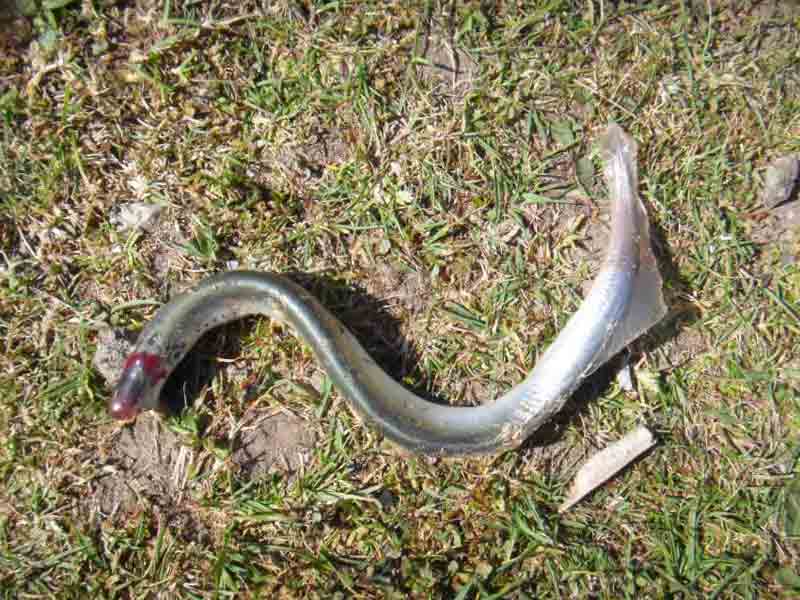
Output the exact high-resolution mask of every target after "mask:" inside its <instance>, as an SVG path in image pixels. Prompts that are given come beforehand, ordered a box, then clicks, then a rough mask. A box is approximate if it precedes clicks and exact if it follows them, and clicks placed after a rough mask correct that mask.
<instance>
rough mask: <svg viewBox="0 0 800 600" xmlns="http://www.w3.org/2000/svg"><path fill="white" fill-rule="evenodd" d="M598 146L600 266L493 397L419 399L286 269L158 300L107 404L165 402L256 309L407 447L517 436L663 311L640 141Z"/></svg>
mask: <svg viewBox="0 0 800 600" xmlns="http://www.w3.org/2000/svg"><path fill="white" fill-rule="evenodd" d="M601 148H602V151H603V158H604V161H605V176H606V180H607V183H608V189H609V192H610V196H611V198H610V201H611V236H610V239H609V246H608V249H607V252H606V258H605V261H604V263H603V266H602V267H601V269H600V271H599V273H598V274H597V277H596V278H595V281H594V283H593V285H592V288H591V290H590V291H589V294H588V295H587V297H586V298H585V300H584V301H583V303H582V304H581V306H580V308H579V309H578V311H577V312H576V313H575V314H574V315H573V316H572V317H571V318H570V320H569V321H568V323H567V325H566V326H565V327H564V329H563V330H562V331H561V332H560V333H559V335H558V337H557V338H556V340H555V341H554V342H553V343H552V344H551V345H550V347H549V348H548V349H547V350H546V351H545V352H544V354H543V355H542V356H541V357H540V359H539V362H538V363H537V365H536V367H535V368H534V369H533V371H531V373H530V374H529V375H528V376H527V377H526V378H525V380H523V381H522V382H521V383H519V384H518V385H517V386H515V387H514V388H512V389H511V390H509V391H508V392H507V393H506V394H504V395H503V396H501V397H500V398H497V399H496V400H495V401H494V402H489V403H486V404H482V405H480V406H474V407H462V406H447V405H445V406H443V405H440V404H434V403H432V402H429V401H427V400H425V399H423V398H420V397H419V396H416V395H415V394H413V393H411V392H410V391H408V390H407V389H405V388H404V387H403V386H402V385H400V384H399V383H397V382H396V381H395V380H393V379H392V378H391V377H389V376H388V375H387V374H386V373H385V372H384V371H383V370H382V369H381V368H380V367H379V366H378V365H377V363H375V361H374V360H373V359H372V358H371V357H370V356H369V355H368V354H367V352H366V351H365V350H364V348H363V347H362V346H361V344H360V343H359V342H358V341H357V340H356V338H355V337H354V336H353V335H352V334H351V333H350V332H349V331H348V330H347V329H346V328H345V326H344V325H343V324H342V323H341V322H340V321H339V320H338V319H336V317H334V316H333V315H332V314H331V313H330V312H329V311H328V310H327V309H326V308H325V307H324V306H322V304H320V303H319V301H318V300H317V299H316V298H314V297H313V296H312V295H311V294H310V293H309V292H307V291H306V290H304V289H303V288H301V287H300V286H298V285H297V284H295V283H293V282H292V281H290V280H289V279H287V278H286V277H283V276H281V275H277V274H269V273H260V272H254V271H231V272H227V273H223V274H220V275H216V276H213V277H210V278H209V279H206V280H205V281H203V282H202V283H200V284H199V285H198V287H197V288H195V289H194V290H193V291H192V292H190V293H188V294H183V295H181V296H178V297H176V298H174V299H173V300H171V301H170V302H169V303H168V304H166V305H164V306H163V307H161V309H159V310H158V312H157V313H156V315H155V317H154V318H153V320H152V321H151V322H150V323H149V324H148V325H147V326H146V327H145V329H144V330H143V331H142V333H141V335H140V336H139V340H138V341H137V344H136V347H135V349H134V351H133V353H132V354H131V356H130V357H129V358H128V360H127V361H126V363H125V367H124V369H123V372H122V375H121V377H120V381H119V383H118V385H117V388H116V391H115V393H114V396H113V398H112V399H111V402H110V404H109V412H110V413H111V415H112V416H113V417H114V418H118V419H125V420H127V419H131V418H134V417H135V416H136V415H137V414H138V413H139V412H140V411H142V410H149V409H159V408H160V407H161V404H160V402H159V395H160V393H161V388H162V386H163V384H164V381H165V379H166V378H167V376H168V375H169V374H170V373H171V372H172V371H173V369H174V368H175V367H176V366H177V364H178V363H179V362H180V360H181V359H182V358H183V357H184V355H185V354H186V353H187V352H188V351H189V350H190V349H191V347H192V346H193V345H194V344H195V343H196V342H197V340H198V339H199V338H200V336H202V335H203V334H204V333H205V332H206V331H208V330H209V329H212V328H215V327H219V326H220V325H224V324H225V323H229V322H231V321H235V320H238V319H241V318H243V317H246V316H249V315H265V316H268V317H270V318H272V319H275V320H277V321H280V322H282V323H288V324H289V325H291V327H292V328H293V329H294V331H295V332H296V333H297V335H298V336H300V338H302V339H303V340H304V341H305V342H306V343H307V344H308V345H309V346H310V348H311V349H312V350H313V352H314V355H315V357H316V358H317V360H318V361H319V362H320V364H321V365H322V366H323V368H324V369H325V371H326V372H327V373H328V375H329V376H330V378H331V380H332V381H333V383H334V385H335V386H336V387H337V389H338V390H339V392H340V393H341V394H342V396H343V397H344V398H345V399H346V400H347V401H348V403H349V404H350V405H351V406H352V407H353V408H354V409H355V410H356V411H357V412H358V413H360V414H361V415H362V416H364V417H365V418H366V420H368V421H369V422H371V423H373V424H374V425H375V426H376V427H377V428H378V429H380V430H381V431H382V432H383V434H384V435H385V436H386V437H388V438H390V439H391V440H393V441H394V442H396V443H398V444H400V445H401V446H403V447H405V448H407V449H409V450H411V451H414V452H420V453H426V454H431V455H456V454H481V453H490V452H497V451H500V450H503V449H509V448H514V447H516V446H518V445H519V444H521V443H522V442H523V441H524V440H525V439H526V438H527V437H528V436H529V435H530V434H531V433H533V432H534V431H535V430H536V429H538V428H539V427H540V426H541V425H542V424H544V423H545V422H546V421H547V420H549V419H550V418H551V417H552V416H553V415H554V414H555V413H556V412H558V411H559V410H561V408H562V407H563V406H564V403H565V402H566V400H567V399H568V398H569V396H570V395H571V394H572V393H573V392H574V391H575V389H576V388H577V387H578V386H579V385H580V384H581V382H582V381H583V380H584V379H585V378H586V377H587V376H588V375H590V374H591V373H592V372H594V371H595V370H596V369H597V368H598V367H600V366H601V365H602V364H604V363H605V362H607V361H608V360H609V359H610V358H611V357H612V356H614V355H615V354H616V353H618V352H619V351H620V350H622V349H623V348H624V347H625V346H627V345H628V344H629V343H630V342H631V341H633V340H634V339H635V338H637V337H638V336H639V335H641V334H642V333H643V332H645V331H646V330H647V329H649V328H650V327H652V326H653V325H654V324H655V323H657V322H658V321H660V320H661V318H662V317H663V316H664V314H665V313H666V306H665V305H664V301H663V298H662V293H661V277H660V275H659V272H658V266H657V264H656V261H655V258H654V257H653V254H652V250H651V246H650V234H649V226H648V221H647V215H646V213H645V210H644V206H643V205H642V202H641V200H640V199H639V197H638V195H637V192H636V189H637V186H638V183H637V169H636V162H635V159H636V144H635V143H634V142H633V140H632V139H631V138H629V137H628V136H627V135H626V134H625V132H623V131H622V129H620V128H619V127H618V126H617V125H614V124H611V125H609V127H608V130H607V131H606V133H605V134H604V135H603V137H602V140H601Z"/></svg>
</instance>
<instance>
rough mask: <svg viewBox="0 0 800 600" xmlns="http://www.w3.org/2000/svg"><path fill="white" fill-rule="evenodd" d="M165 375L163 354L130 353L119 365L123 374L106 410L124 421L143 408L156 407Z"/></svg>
mask: <svg viewBox="0 0 800 600" xmlns="http://www.w3.org/2000/svg"><path fill="white" fill-rule="evenodd" d="M165 376H166V371H165V370H164V368H163V366H162V358H161V357H160V356H158V355H157V354H149V353H147V352H134V353H133V354H131V355H130V356H129V357H128V358H127V360H126V361H125V364H124V365H123V367H122V375H120V378H119V382H118V383H117V388H116V389H115V390H114V395H113V396H112V398H111V402H109V405H108V412H109V414H111V416H112V417H113V418H115V419H118V420H120V421H127V420H129V419H133V418H134V417H136V415H138V414H139V413H140V412H141V411H143V410H148V409H154V408H157V407H158V397H159V395H160V394H161V386H162V385H163V383H164V377H165Z"/></svg>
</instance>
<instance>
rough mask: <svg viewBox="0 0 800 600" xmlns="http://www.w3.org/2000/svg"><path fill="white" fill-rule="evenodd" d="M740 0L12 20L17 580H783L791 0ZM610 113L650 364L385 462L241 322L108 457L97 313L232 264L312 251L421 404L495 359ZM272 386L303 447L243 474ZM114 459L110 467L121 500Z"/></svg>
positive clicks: (575, 591) (213, 7)
mask: <svg viewBox="0 0 800 600" xmlns="http://www.w3.org/2000/svg"><path fill="white" fill-rule="evenodd" d="M20 5H22V4H21V3H20ZM733 6H734V5H733V3H730V4H729V3H725V2H709V3H690V2H674V3H670V2H663V3H655V2H653V3H636V4H626V3H621V4H619V5H616V4H612V3H606V2H602V1H601V2H584V1H579V2H578V1H575V2H568V1H559V0H555V1H552V2H548V3H538V4H537V5H536V6H534V7H530V8H527V9H525V10H523V9H521V8H519V7H517V6H516V5H513V6H512V5H510V4H508V5H506V4H503V3H500V4H497V5H492V4H478V3H463V4H462V3H438V2H427V3H420V4H418V5H415V6H408V5H407V3H401V2H393V3H384V2H372V1H368V0H365V1H363V2H350V1H346V0H345V1H341V2H330V3H322V2H318V3H306V2H276V3H266V4H264V6H263V7H262V6H261V3H255V2H247V1H245V2H225V1H224V0H223V1H221V2H213V3H207V2H181V1H178V0H164V1H162V2H156V1H154V0H139V1H138V2H115V1H98V0H95V1H91V0H90V1H84V2H69V1H66V2H58V1H57V2H41V3H37V2H29V3H25V6H24V7H23V9H24V11H25V13H26V14H27V15H28V16H27V17H24V18H20V19H18V20H16V21H9V20H8V19H9V18H10V17H5V16H4V15H5V13H2V14H0V28H2V29H0V32H1V33H0V42H1V43H0V117H2V119H1V122H2V124H1V125H0V127H2V142H0V250H2V254H1V255H0V257H2V271H1V272H0V331H1V332H2V336H1V338H0V339H2V343H3V348H2V352H1V353H0V398H1V400H0V432H2V433H0V440H2V445H0V477H1V478H2V482H3V485H2V488H0V590H2V593H3V595H4V596H6V597H9V598H11V597H40V596H58V597H78V596H80V597H85V596H86V595H87V594H94V595H95V596H97V597H144V596H159V597H198V598H201V597H202V598H204V597H230V596H238V595H242V596H245V597H248V596H262V597H279V598H280V597H286V598H289V597H326V596H327V597H333V598H351V597H356V598H372V597H388V598H405V597H419V598H438V597H450V598H533V597H536V598H563V597H596V598H620V597H676V598H691V597H704V598H706V597H715V598H756V597H758V598H768V597H791V596H793V595H795V594H796V593H797V591H798V581H797V580H798V578H799V577H800V576H799V575H798V571H797V564H799V563H800V546H798V543H797V538H792V537H790V536H787V531H786V530H785V528H784V525H783V523H784V515H783V509H782V507H783V506H784V501H785V498H786V496H787V492H786V489H787V487H786V486H787V484H788V483H789V482H790V481H791V480H792V478H793V476H794V477H796V475H797V473H798V469H800V466H799V465H798V456H800V446H798V443H797V439H798V431H799V430H800V420H798V416H797V415H798V414H800V406H799V405H798V400H797V398H798V385H797V375H798V373H799V372H800V365H798V362H797V356H798V355H799V351H800V348H799V347H798V341H797V340H798V339H800V338H798V336H797V334H798V330H799V329H800V322H799V321H798V314H800V309H799V308H798V297H800V271H798V267H797V263H796V257H797V250H798V245H797V244H798V241H797V234H796V231H795V232H792V231H791V230H790V231H785V232H781V230H782V225H783V224H782V223H781V222H780V221H779V220H776V219H774V218H772V217H770V216H769V215H765V214H764V213H763V212H762V211H761V208H760V203H759V190H760V186H761V173H762V168H763V167H764V166H765V165H766V164H767V163H768V161H769V160H771V159H773V158H775V157H777V156H780V155H785V154H788V153H792V152H794V153H798V152H800V125H799V124H800V103H798V100H797V98H798V92H800V76H798V73H800V70H798V54H797V48H798V45H799V44H800V20H798V19H800V16H798V13H797V10H796V8H795V6H794V4H792V3H772V2H745V3H736V8H735V9H734V8H733ZM454 64H456V65H457V67H458V68H457V69H453V68H452V67H453V65H454ZM612 119H613V120H616V121H618V122H620V123H621V124H622V125H623V126H624V127H625V128H626V129H627V130H628V131H629V132H631V134H632V135H633V136H634V137H635V139H637V140H638V142H639V164H640V178H641V182H640V183H641V194H642V196H643V197H644V198H645V200H646V202H647V204H648V208H649V211H650V214H651V217H652V221H653V224H654V228H655V230H656V233H657V235H656V237H657V245H658V247H659V254H660V256H661V258H662V271H663V273H664V276H665V280H666V286H667V294H668V301H669V305H670V309H671V312H670V316H669V318H668V319H667V320H666V321H665V322H664V323H663V324H662V325H661V326H659V327H658V328H657V329H656V330H655V331H653V332H652V333H651V334H649V335H648V336H646V337H645V338H644V339H643V340H641V341H639V342H637V343H636V344H635V347H634V348H633V357H634V359H635V364H636V365H637V369H636V373H637V376H638V379H639V388H640V390H639V391H640V393H639V394H638V395H630V394H626V393H624V392H623V391H622V390H620V389H619V387H618V386H617V384H616V383H614V382H613V381H610V379H613V378H609V377H608V374H606V375H605V377H603V376H602V375H601V376H600V377H599V378H595V379H593V383H592V384H591V385H589V386H588V387H587V388H586V389H584V391H583V393H582V395H581V397H580V398H579V399H578V400H577V401H576V402H575V403H574V404H575V406H573V407H572V408H571V409H570V411H569V412H568V414H567V416H566V417H564V418H562V419H560V420H559V421H558V426H557V427H555V428H554V429H553V431H552V433H551V435H550V436H549V438H548V439H547V440H546V441H544V442H540V443H539V444H528V445H526V446H525V447H523V448H521V449H519V450H517V451H514V452H509V453H505V454H503V455H500V456H497V457H491V458H482V459H461V460H453V461H435V460H429V459H426V458H425V457H404V456H401V455H399V454H398V453H397V452H396V451H395V450H394V449H392V448H391V447H389V446H388V445H387V444H385V443H383V442H382V441H381V439H380V437H379V435H378V434H377V433H376V432H375V431H374V430H372V429H371V428H369V427H366V426H364V425H363V424H361V423H359V421H358V420H357V419H355V418H354V417H353V416H352V415H351V413H350V412H349V411H348V409H347V407H346V405H345V404H344V402H342V400H341V399H340V398H339V396H338V395H337V394H336V392H335V391H332V390H331V389H330V384H329V382H328V381H327V380H326V378H325V376H324V373H321V372H320V371H318V370H317V368H316V366H315V365H314V362H313V359H312V357H311V355H310V353H309V350H308V348H305V347H304V346H303V345H302V344H301V343H300V342H298V341H297V340H296V338H294V336H293V335H291V333H290V332H289V331H287V330H285V329H284V328H281V327H279V326H277V325H274V324H271V323H269V322H268V321H267V320H249V321H247V322H245V323H243V324H238V325H235V326H231V327H228V328H226V329H225V330H223V331H222V332H218V333H216V334H214V335H212V336H210V337H209V338H208V339H207V340H206V341H205V342H203V343H202V344H201V347H202V348H203V349H204V350H203V351H202V352H201V354H204V356H206V358H207V359H208V360H207V362H210V363H211V364H212V365H214V369H213V373H214V376H213V377H210V378H207V379H205V380H204V381H202V382H201V385H200V392H199V393H198V395H197V397H196V400H195V401H194V402H193V403H192V405H191V406H190V408H189V409H187V411H186V412H185V413H184V414H182V415H180V416H176V417H172V418H170V419H165V420H163V421H162V422H159V421H158V420H156V419H142V421H143V423H145V425H143V426H142V427H155V428H156V429H154V430H153V431H158V432H160V433H158V434H157V435H156V440H155V441H152V440H151V444H150V446H149V447H148V448H145V447H142V446H143V445H146V441H145V442H140V443H138V445H137V443H136V442H134V443H131V444H130V445H129V446H126V448H128V450H126V451H130V452H138V451H141V452H142V453H143V454H142V456H145V455H146V454H147V452H149V451H150V450H153V449H154V450H153V451H154V452H156V454H157V455H158V456H157V457H156V458H154V459H153V461H154V462H150V463H147V465H149V467H150V468H151V469H152V472H143V471H142V464H144V463H142V462H140V463H136V462H135V461H134V462H130V461H128V462H126V460H127V459H125V458H124V457H123V456H122V455H121V454H120V450H119V449H120V448H121V447H122V446H123V442H124V441H125V440H127V439H130V438H126V437H125V435H128V434H126V433H124V430H122V429H121V428H120V426H118V425H116V424H114V423H112V422H111V421H110V420H109V419H108V417H107V416H106V414H105V402H106V400H107V398H108V396H109V393H110V385H109V383H107V382H105V381H104V380H103V378H102V376H101V374H100V372H99V371H98V369H97V368H96V367H95V366H94V365H93V357H94V354H95V351H96V348H97V346H98V335H99V332H100V330H101V329H102V328H103V327H105V326H112V327H116V328H122V329H130V330H138V329H139V328H141V326H142V325H143V323H145V322H146V321H147V319H148V318H149V317H150V316H151V315H152V312H153V310H154V305H155V304H158V303H160V302H163V301H165V300H167V299H168V298H169V297H170V296H171V295H173V294H174V293H176V292H177V291H179V290H182V289H185V288H187V287H189V286H191V284H193V283H195V282H197V281H199V280H200V279H201V278H202V277H204V276H205V275H206V274H209V273H212V272H217V271H220V270H223V269H226V268H230V267H231V266H232V265H238V266H241V267H250V268H258V269H263V270H274V271H291V272H300V273H305V274H311V275H312V276H313V277H311V278H310V279H309V280H308V283H307V285H310V286H311V287H312V288H313V289H314V290H315V292H316V293H317V294H318V295H319V296H320V297H321V298H322V299H323V301H325V303H326V304H328V305H329V306H331V308H332V309H333V310H334V311H336V312H337V314H339V315H340V316H341V318H342V319H343V320H344V321H345V323H346V324H347V325H348V327H350V328H351V329H352V330H353V331H354V332H356V333H357V335H358V336H359V337H360V338H361V339H362V340H363V341H364V342H365V344H366V345H367V347H368V348H369V350H370V352H372V353H373V354H374V355H375V356H377V357H378V359H379V360H380V361H381V363H382V364H383V365H384V366H385V367H386V368H387V370H389V371H390V372H391V373H392V375H393V376H395V377H397V378H398V379H400V380H402V381H403V382H404V383H405V384H406V385H408V386H409V387H411V388H414V389H416V390H418V391H421V392H422V393H425V394H427V395H428V396H429V397H438V398H445V399H447V400H449V401H452V402H457V403H461V404H471V403H477V402H481V401H483V400H485V399H487V398H490V397H493V396H494V395H495V394H497V393H499V392H502V391H503V390H505V389H507V388H508V387H509V386H511V385H512V384H514V383H515V382H517V381H518V380H519V379H520V378H521V377H522V376H523V375H524V374H525V373H526V372H527V371H528V370H530V369H531V368H532V366H533V365H534V364H535V362H536V358H537V355H538V353H539V352H540V351H541V349H542V348H544V347H545V345H546V344H547V343H548V342H549V341H551V340H552V339H553V338H554V336H555V335H556V334H557V333H558V331H559V329H560V328H561V327H562V326H563V324H564V323H565V321H566V319H567V318H568V317H569V315H570V314H571V313H572V311H574V310H575V308H576V306H577V305H578V304H579V302H580V298H581V294H582V285H583V284H584V282H585V281H586V280H587V279H589V278H590V277H591V274H592V270H593V268H594V267H593V265H596V258H595V255H594V246H593V243H592V241H591V240H592V239H593V238H595V237H597V232H598V231H600V230H601V229H602V225H601V223H600V221H599V219H598V217H599V215H600V214H601V213H602V207H603V206H604V201H605V200H604V198H605V196H604V191H603V188H602V181H601V177H600V174H601V171H600V166H601V165H600V164H599V162H598V157H597V156H596V153H595V151H594V146H593V142H594V140H595V139H596V137H597V134H598V133H599V132H600V131H601V130H602V128H603V126H604V124H605V123H606V122H607V121H609V120H612ZM129 202H148V203H157V204H160V205H162V206H163V207H164V210H163V211H162V214H161V217H160V220H159V225H158V227H157V229H156V230H155V231H151V232H142V231H137V232H131V231H125V230H121V229H120V228H119V227H118V226H116V225H114V222H113V215H114V214H115V211H116V210H118V208H119V206H120V205H121V204H124V203H129ZM787 257H788V258H787ZM593 261H595V262H593ZM193 376H194V375H190V376H189V377H190V378H191V377H193ZM275 411H281V414H284V415H286V414H287V411H288V416H287V417H286V418H290V417H291V419H294V420H295V421H293V422H297V423H300V424H302V426H303V427H304V428H310V429H312V430H313V431H314V433H315V435H316V443H315V444H313V445H312V446H311V447H310V448H308V449H307V456H306V460H305V461H304V462H303V463H302V466H300V467H299V468H298V469H296V470H295V471H294V472H293V473H285V472H282V471H281V469H280V468H277V467H276V468H275V469H272V470H271V471H268V472H267V473H265V474H264V475H262V476H260V477H250V476H248V474H247V472H246V471H244V470H242V469H240V468H238V467H237V463H236V461H235V460H234V458H235V456H236V449H237V444H238V440H240V435H241V432H243V431H245V430H246V428H247V424H248V423H250V420H249V419H251V417H252V416H253V415H256V416H258V415H262V416H263V415H267V414H269V413H270V412H275ZM642 420H644V421H646V422H648V423H650V424H651V425H652V426H653V427H655V428H656V429H657V431H658V433H659V437H660V445H659V446H658V448H657V449H656V450H655V451H654V452H652V453H651V454H649V455H648V456H647V457H645V458H644V459H643V460H641V461H640V462H638V463H637V464H636V465H634V466H633V467H631V468H630V469H628V470H626V471H625V472H624V473H622V474H621V475H619V476H617V477H615V478H614V480H613V481H612V482H611V483H609V484H608V485H606V486H605V487H604V488H602V489H601V490H599V491H597V492H596V493H595V494H593V495H592V496H591V497H589V498H588V499H587V500H584V501H583V502H581V503H580V504H579V505H578V506H577V507H576V508H575V509H573V510H571V511H570V512H568V513H567V514H566V515H563V516H559V515H558V514H557V512H556V509H557V507H558V504H559V502H560V500H561V499H562V498H563V494H564V489H565V484H566V483H567V482H568V480H569V478H570V476H571V474H572V473H573V472H574V470H575V467H576V463H577V462H579V461H580V460H581V459H582V458H584V457H585V456H587V455H588V454H589V453H591V452H592V451H593V450H594V449H596V448H598V447H601V446H603V445H605V444H606V443H607V442H609V441H611V440H613V439H616V438H618V437H620V436H621V435H622V434H623V433H624V432H626V431H627V430H629V429H630V428H632V427H633V426H634V425H635V424H636V423H638V422H640V421H642ZM159 423H160V424H159ZM137 427H138V425H137ZM137 431H140V432H141V431H144V429H142V430H137ZM148 431H149V430H148ZM148 456H149V455H148ZM139 459H140V460H145V459H144V458H142V457H139ZM139 459H137V460H139ZM147 460H150V459H147ZM137 465H138V466H137ZM178 467H180V468H178ZM162 471H163V472H162ZM109 477H116V478H117V479H111V480H112V481H116V482H118V485H120V486H123V485H124V484H125V483H126V482H127V483H130V484H131V485H130V489H131V490H133V491H130V492H126V493H128V496H125V498H127V500H126V503H125V504H124V506H123V508H124V510H122V511H118V512H117V513H116V514H114V515H113V516H110V515H108V514H106V512H107V511H103V510H101V508H102V506H103V503H102V502H101V501H100V500H99V499H98V498H100V494H101V492H102V490H103V489H104V488H102V485H101V482H102V481H103V480H108V478H109ZM795 488H796V485H795ZM126 489H127V488H126ZM120 497H122V496H120ZM799 522H800V521H799ZM793 578H794V579H793Z"/></svg>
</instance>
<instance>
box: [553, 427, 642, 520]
mask: <svg viewBox="0 0 800 600" xmlns="http://www.w3.org/2000/svg"><path fill="white" fill-rule="evenodd" d="M655 443H656V440H655V437H653V433H652V432H651V431H650V430H649V429H648V428H647V427H645V426H643V425H642V426H639V427H637V428H636V429H634V430H633V431H631V432H629V433H627V434H625V436H624V437H622V439H620V440H618V441H616V442H614V443H613V444H611V445H610V446H608V447H606V448H604V449H603V450H601V451H600V452H598V453H597V454H595V455H594V456H592V457H591V458H590V459H589V460H587V461H586V462H585V463H584V464H583V466H582V467H581V468H580V469H579V470H578V474H577V475H575V479H574V480H573V482H572V486H571V487H570V490H569V493H568V494H567V498H566V499H565V500H564V502H563V503H562V504H561V506H560V507H559V509H558V512H560V513H563V512H565V511H567V510H569V509H570V508H572V506H574V505H575V504H576V503H578V502H580V500H582V499H583V498H584V497H586V496H587V495H588V494H590V493H591V492H593V491H594V490H596V489H597V488H599V487H600V486H601V485H603V484H604V483H605V482H606V481H608V480H609V479H611V477H613V476H614V475H616V474H617V473H618V472H619V471H620V470H621V469H623V468H624V467H626V466H627V465H629V464H630V463H632V462H633V461H634V460H636V459H637V458H638V457H639V456H641V455H642V454H644V453H645V452H647V451H648V450H649V449H650V448H652V447H653V446H654V445H655Z"/></svg>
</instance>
